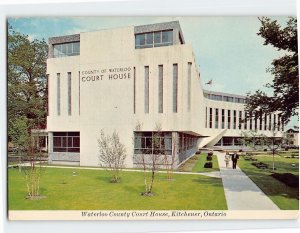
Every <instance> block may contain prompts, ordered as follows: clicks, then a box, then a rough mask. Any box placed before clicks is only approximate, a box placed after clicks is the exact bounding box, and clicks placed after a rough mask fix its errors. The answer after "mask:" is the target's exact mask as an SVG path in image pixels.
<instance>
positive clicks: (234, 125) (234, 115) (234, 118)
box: [233, 110, 236, 129]
mask: <svg viewBox="0 0 300 233" xmlns="http://www.w3.org/2000/svg"><path fill="white" fill-rule="evenodd" d="M233 129H236V110H233Z"/></svg>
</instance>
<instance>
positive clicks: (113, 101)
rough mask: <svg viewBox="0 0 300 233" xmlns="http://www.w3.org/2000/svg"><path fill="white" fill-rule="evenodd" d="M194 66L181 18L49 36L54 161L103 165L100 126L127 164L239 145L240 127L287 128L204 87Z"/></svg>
mask: <svg viewBox="0 0 300 233" xmlns="http://www.w3.org/2000/svg"><path fill="white" fill-rule="evenodd" d="M199 43H201V41H199ZM197 67H198V66H197V64H196V63H195V56H194V54H193V50H192V45H191V44H187V43H186V42H185V40H184V36H183V33H182V31H181V28H180V25H179V22H178V21H175V22H167V23H158V24H151V25H143V26H128V27H123V28H116V29H107V30H100V31H94V32H84V33H80V34H76V35H70V36H61V37H53V38H50V39H49V58H48V60H47V74H48V86H49V88H48V89H49V93H48V96H49V104H48V106H49V111H48V114H49V115H48V117H47V131H48V138H49V148H48V150H49V159H50V160H49V162H50V163H56V164H73V165H80V166H98V165H99V159H98V143H97V140H98V138H99V137H100V131H101V130H103V131H104V132H105V133H107V134H111V133H112V132H113V131H116V132H117V133H118V134H119V136H120V140H121V142H122V143H123V144H124V145H125V147H126V150H127V154H128V156H127V160H126V165H127V166H128V167H135V166H138V165H139V164H138V163H139V162H138V161H139V158H140V156H141V155H142V154H149V156H150V155H151V154H152V153H153V152H157V153H161V154H164V155H167V156H169V157H170V156H172V155H174V156H175V157H176V164H175V165H174V166H178V165H179V164H180V163H181V162H183V161H184V160H185V159H187V158H188V157H190V156H191V155H193V154H194V153H195V152H196V150H197V149H198V148H203V147H217V148H220V149H222V148H233V149H235V148H240V147H242V145H241V144H240V142H239V140H238V138H239V137H241V131H243V130H245V131H248V130H258V131H262V132H264V133H265V134H267V135H268V134H269V135H271V134H272V132H271V131H274V129H275V127H276V130H278V131H279V132H282V131H283V130H284V126H283V124H281V117H280V115H278V114H271V115H267V114H264V113H260V114H258V115H256V116H247V115H246V114H245V111H244V104H245V96H239V95H234V94H228V93H218V92H213V91H208V90H204V89H203V87H202V86H201V77H200V72H199V70H198V68H197ZM155 132H159V134H158V135H159V136H158V137H159V141H160V144H159V146H158V147H157V146H154V145H153V144H154V143H153V140H152V139H153V136H154V135H157V134H156V133H155ZM154 147H155V148H154Z"/></svg>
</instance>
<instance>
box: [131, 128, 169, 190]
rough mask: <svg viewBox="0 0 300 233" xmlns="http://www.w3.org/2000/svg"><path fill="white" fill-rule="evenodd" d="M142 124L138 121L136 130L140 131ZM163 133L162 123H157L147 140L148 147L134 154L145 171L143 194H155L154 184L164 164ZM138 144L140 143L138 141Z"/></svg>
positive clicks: (135, 159)
mask: <svg viewBox="0 0 300 233" xmlns="http://www.w3.org/2000/svg"><path fill="white" fill-rule="evenodd" d="M141 129H142V124H141V123H140V122H138V123H137V125H136V127H135V131H140V130H141ZM162 138H163V133H162V132H161V125H160V124H159V123H156V125H155V128H154V131H152V132H151V137H147V138H146V141H145V147H146V149H143V152H142V153H141V154H137V155H135V156H134V161H135V163H136V164H137V165H139V166H142V168H143V171H144V185H145V191H144V192H142V193H141V195H143V196H153V192H152V190H153V185H154V181H155V177H156V174H157V170H158V168H159V166H161V165H163V164H164V148H162ZM137 144H138V143H137Z"/></svg>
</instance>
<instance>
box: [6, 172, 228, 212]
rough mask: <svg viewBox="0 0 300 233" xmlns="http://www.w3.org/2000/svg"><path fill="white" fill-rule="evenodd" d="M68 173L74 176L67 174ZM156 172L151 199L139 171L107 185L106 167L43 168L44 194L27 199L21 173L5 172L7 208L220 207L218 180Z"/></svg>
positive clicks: (223, 205)
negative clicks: (95, 168)
mask: <svg viewBox="0 0 300 233" xmlns="http://www.w3.org/2000/svg"><path fill="white" fill-rule="evenodd" d="M73 171H76V172H77V176H73V175H72V173H73ZM165 177H166V174H158V175H157V177H156V180H155V183H154V187H153V191H154V193H155V195H154V196H152V197H145V196H141V195H140V193H141V192H143V191H144V185H143V184H144V180H143V173H140V172H123V173H122V181H121V183H118V184H113V183H109V180H110V176H109V174H108V173H107V172H106V171H95V170H80V169H67V168H50V167H48V168H46V169H45V172H44V174H43V176H42V180H41V186H40V187H41V188H40V191H41V194H42V195H45V196H46V198H44V199H40V200H28V199H25V196H26V183H25V178H24V174H23V173H19V171H18V169H9V172H8V195H9V198H8V205H9V210H82V209H87V210H95V209H99V210H101V209H102V210H109V209H118V210H150V209H151V210H206V209H208V210H226V209H227V205H226V200H225V196H224V190H223V186H222V180H221V179H218V178H211V177H206V176H201V175H186V174H174V179H173V180H169V181H168V180H166V179H165Z"/></svg>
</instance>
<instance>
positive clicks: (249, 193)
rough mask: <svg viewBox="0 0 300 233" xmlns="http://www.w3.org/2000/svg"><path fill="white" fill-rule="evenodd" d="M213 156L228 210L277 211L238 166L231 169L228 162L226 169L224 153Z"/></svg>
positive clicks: (216, 152)
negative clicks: (215, 157) (217, 167)
mask: <svg viewBox="0 0 300 233" xmlns="http://www.w3.org/2000/svg"><path fill="white" fill-rule="evenodd" d="M214 154H216V155H217V157H218V162H219V166H220V173H221V177H222V181H223V186H224V192H225V197H226V200H227V207H228V210H279V208H278V207H277V206H276V205H275V204H274V203H273V202H272V201H271V199H270V198H269V197H268V196H267V195H266V194H264V193H263V192H262V191H261V189H260V188H259V187H257V185H256V184H255V183H254V182H253V181H252V180H251V179H250V178H249V177H248V176H247V175H246V174H245V173H244V172H242V171H241V169H240V168H239V167H238V166H237V168H236V169H232V162H230V163H229V165H230V166H229V167H228V168H226V165H225V160H224V155H225V153H221V152H218V151H215V152H214ZM253 169H254V168H253Z"/></svg>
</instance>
